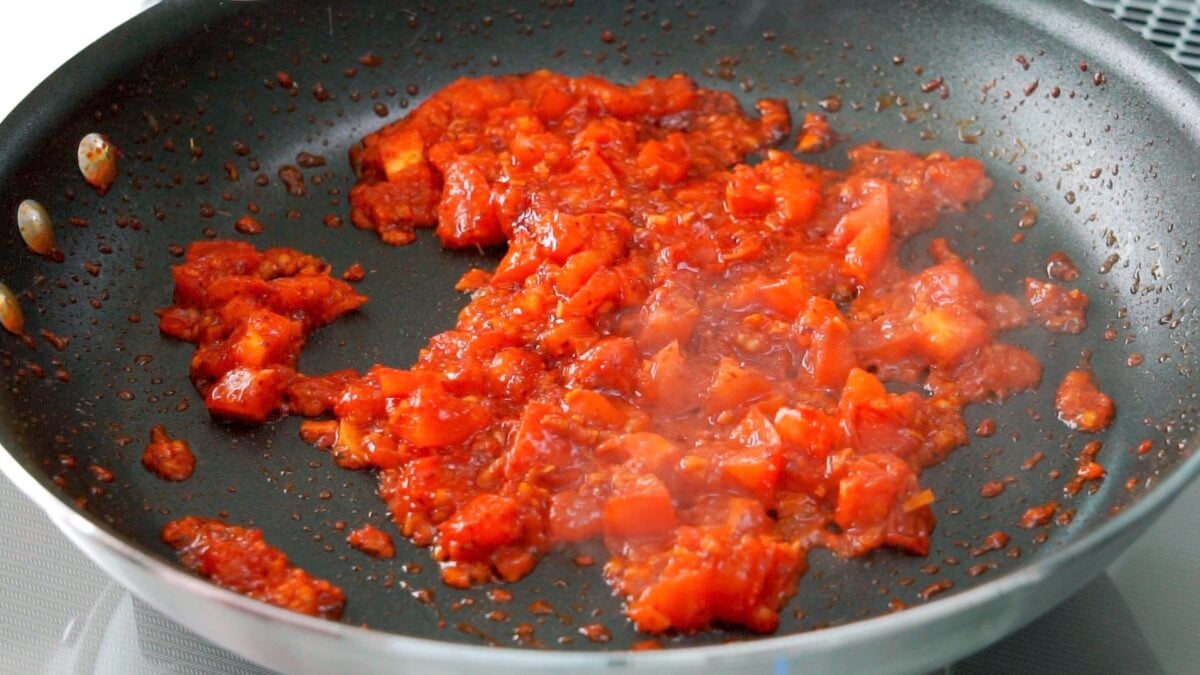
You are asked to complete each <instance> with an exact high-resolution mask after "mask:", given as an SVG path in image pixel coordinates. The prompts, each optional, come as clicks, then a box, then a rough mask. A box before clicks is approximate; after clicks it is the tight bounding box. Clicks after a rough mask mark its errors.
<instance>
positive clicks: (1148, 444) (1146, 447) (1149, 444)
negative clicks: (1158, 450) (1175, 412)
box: [1137, 438, 1154, 456]
mask: <svg viewBox="0 0 1200 675" xmlns="http://www.w3.org/2000/svg"><path fill="white" fill-rule="evenodd" d="M1153 449H1154V441H1152V440H1150V439H1149V438H1146V439H1143V440H1142V442H1141V443H1138V446H1137V454H1138V455H1139V456H1141V455H1144V454H1146V453H1148V452H1150V451H1151V450H1153Z"/></svg>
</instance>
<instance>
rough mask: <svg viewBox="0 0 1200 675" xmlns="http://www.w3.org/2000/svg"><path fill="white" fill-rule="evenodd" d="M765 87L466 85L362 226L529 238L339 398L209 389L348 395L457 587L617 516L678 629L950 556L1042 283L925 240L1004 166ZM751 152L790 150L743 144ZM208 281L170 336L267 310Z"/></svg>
mask: <svg viewBox="0 0 1200 675" xmlns="http://www.w3.org/2000/svg"><path fill="white" fill-rule="evenodd" d="M757 107H758V111H759V113H760V114H759V115H758V116H757V117H751V116H748V115H746V114H745V113H744V112H743V111H742V109H741V108H740V107H739V105H738V104H737V102H736V101H735V99H734V98H733V97H731V96H730V95H728V94H725V93H720V92H715V91H708V90H704V89H700V88H698V87H696V86H695V85H694V84H693V83H692V82H691V81H690V80H688V79H687V78H685V77H682V76H674V77H671V78H667V79H647V80H643V81H642V82H639V83H637V84H635V85H632V86H621V85H617V84H613V83H611V82H608V81H605V80H602V79H600V78H597V77H590V76H585V77H579V78H568V77H565V76H562V75H557V74H553V73H549V72H537V73H532V74H530V75H525V76H511V77H499V78H491V77H487V78H481V79H473V80H467V79H464V80H460V81H458V82H455V83H454V84H452V85H450V86H448V87H447V88H445V89H443V90H442V91H440V92H438V93H436V94H434V95H433V96H431V97H430V98H429V99H428V100H427V101H426V102H425V103H423V104H422V105H421V106H420V107H418V108H417V109H416V110H414V111H413V112H412V113H411V114H410V115H409V116H408V117H406V118H405V119H403V120H400V121H398V122H396V123H393V124H391V125H389V126H387V127H385V128H383V129H382V130H380V131H379V132H377V133H374V134H372V135H370V136H368V137H367V138H365V139H364V142H363V144H362V146H361V148H358V149H356V150H355V151H354V153H352V160H353V162H354V163H355V165H356V168H357V170H358V172H359V175H360V181H359V183H358V184H357V185H356V186H355V188H354V190H353V192H352V195H351V199H352V204H353V219H354V222H355V224H357V225H358V226H360V227H363V228H370V229H374V230H376V231H378V232H379V234H380V236H381V237H382V238H383V239H384V240H385V241H387V242H390V243H396V244H400V243H407V242H408V241H411V239H412V237H413V227H415V226H425V225H436V227H437V230H436V233H437V236H438V237H439V238H440V239H441V240H442V242H443V243H444V244H445V245H446V246H449V247H464V246H474V245H494V244H498V243H506V244H507V253H506V254H505V256H504V258H503V260H502V261H501V262H500V263H499V265H498V267H497V268H496V269H495V270H492V271H483V270H472V271H470V272H468V273H467V274H466V275H464V276H463V278H462V280H461V281H460V284H459V286H460V288H461V289H463V290H467V291H470V292H471V301H470V303H469V304H468V305H467V306H466V308H465V309H463V310H462V312H461V313H460V314H459V316H458V320H457V324H456V326H455V327H454V328H453V329H451V330H448V331H446V332H444V333H441V334H438V335H435V336H433V337H432V338H431V339H430V341H429V343H428V345H427V347H426V348H425V349H423V350H422V351H421V353H420V356H419V357H418V358H417V360H416V363H415V364H413V365H412V366H411V367H409V368H396V367H390V366H384V365H378V366H375V367H374V368H372V369H371V370H370V371H368V372H367V373H366V374H365V375H362V376H361V377H359V376H349V375H347V374H345V373H339V374H335V376H331V377H330V378H316V379H315V380H313V382H316V383H317V385H319V386H317V385H312V386H313V387H315V388H316V389H317V390H319V391H320V392H322V394H321V396H317V397H316V399H317V400H316V402H312V403H311V405H307V406H300V405H296V404H289V401H291V400H292V399H293V398H296V396H295V395H294V394H292V393H289V392H290V390H289V389H288V385H286V384H284V385H279V386H277V387H276V388H275V389H273V390H272V391H278V392H280V393H278V395H276V396H275V397H274V398H272V399H271V400H270V401H269V402H268V403H264V404H260V405H258V406H256V407H254V408H253V411H252V412H251V413H250V414H247V413H239V412H236V411H231V410H230V409H229V407H228V406H224V405H222V404H221V399H217V400H216V401H214V397H213V395H212V393H211V392H212V391H213V390H214V389H210V390H209V403H210V407H212V409H213V410H214V412H216V413H219V414H233V415H235V416H239V417H242V418H246V419H256V420H257V419H262V418H265V416H266V415H267V414H269V413H270V412H271V411H276V410H281V409H282V410H293V411H299V412H303V413H305V414H317V415H319V414H322V413H324V412H325V411H326V410H327V409H328V411H329V413H331V419H325V420H311V421H308V422H306V423H305V425H304V429H303V434H304V436H305V438H306V439H308V440H310V441H311V442H314V443H316V444H318V445H321V446H323V447H327V448H329V449H330V450H331V452H332V453H333V456H334V458H335V459H336V461H337V463H338V464H340V465H341V466H343V467H346V468H351V469H363V468H375V469H378V470H379V481H380V492H381V494H382V495H383V497H384V499H385V500H386V501H387V504H388V507H389V508H390V510H391V513H392V515H393V517H394V519H395V522H396V524H397V525H398V526H399V528H400V531H401V532H402V533H403V534H404V535H405V536H406V537H408V538H410V539H411V540H412V541H414V542H416V543H417V544H420V545H427V546H431V547H433V554H434V556H435V557H436V558H437V559H438V560H439V561H440V562H441V564H442V570H443V578H444V580H445V581H446V583H448V584H450V585H453V586H459V587H464V586H468V585H471V584H475V583H480V582H485V581H489V580H492V579H496V578H499V579H502V580H508V581H512V580H516V579H519V578H521V577H522V576H524V575H526V574H528V573H529V572H530V570H532V569H533V568H534V566H535V565H536V563H537V560H538V559H539V558H540V557H541V556H543V555H545V554H546V553H547V552H549V551H551V550H552V549H553V548H555V547H556V546H558V545H561V544H566V543H570V542H579V541H582V540H586V539H592V538H602V539H603V541H604V542H605V544H606V546H607V548H608V550H609V552H610V554H611V558H610V560H609V561H608V563H607V565H606V566H605V575H606V577H607V579H608V580H609V582H610V583H611V584H612V586H613V588H614V590H615V591H616V592H617V593H619V594H620V595H621V596H622V597H624V598H625V599H626V602H627V605H626V606H627V613H628V615H629V617H630V618H631V619H632V620H633V621H634V622H635V623H636V625H637V626H638V628H640V629H641V630H644V631H648V632H662V631H666V630H669V629H679V630H695V629H701V628H704V627H705V626H707V625H709V624H711V623H713V622H720V623H725V624H732V625H740V626H745V627H748V628H749V629H751V630H755V631H771V630H773V629H774V628H775V627H776V625H777V624H778V621H779V611H780V608H781V607H782V606H783V604H784V603H785V602H786V601H787V600H788V598H789V597H790V596H791V595H792V594H793V593H794V592H795V589H796V585H797V582H798V579H799V577H800V576H801V574H802V573H803V571H804V568H805V558H806V553H807V551H808V550H810V549H812V548H813V547H826V548H829V549H832V550H833V551H835V552H836V553H838V554H840V555H842V556H857V555H862V554H864V553H867V552H868V551H871V550H873V549H876V548H879V547H882V546H889V547H893V548H896V549H900V550H903V551H906V552H909V553H913V554H925V553H926V552H927V551H928V549H929V538H930V532H931V530H932V528H933V526H934V514H933V510H932V508H931V504H932V503H933V502H934V500H935V495H934V494H933V493H932V492H931V491H930V490H928V489H925V488H923V487H922V485H921V482H920V476H921V471H922V469H923V468H925V467H927V466H929V465H931V464H934V463H936V462H938V461H940V460H941V459H942V458H943V457H944V456H945V455H946V453H948V452H949V451H950V450H952V449H954V448H955V447H957V446H960V445H962V444H964V443H965V442H966V440H967V432H966V428H965V425H964V421H963V418H962V412H963V409H964V406H966V405H968V404H970V403H974V402H980V401H985V400H993V399H999V398H1003V397H1005V396H1007V395H1009V394H1011V393H1013V392H1017V391H1021V390H1025V389H1029V388H1033V387H1036V386H1037V385H1038V383H1039V380H1040V378H1041V365H1040V364H1039V363H1038V361H1037V359H1036V358H1034V357H1033V356H1032V355H1031V354H1030V353H1028V352H1026V351H1024V350H1023V349H1021V348H1019V347H1016V346H1013V345H1009V344H1006V343H1003V342H1000V341H997V339H996V337H997V335H998V334H1000V333H1002V332H1003V331H1007V330H1010V329H1013V328H1016V327H1019V326H1023V325H1025V324H1026V323H1028V321H1029V320H1030V316H1031V312H1030V310H1029V309H1028V308H1027V307H1026V306H1025V305H1024V304H1022V303H1021V302H1019V301H1018V300H1016V299H1014V298H1012V297H1011V296H1008V295H1002V294H992V293H989V292H987V291H985V290H984V289H983V288H982V287H981V286H980V284H979V282H978V280H977V279H976V278H975V277H974V275H973V274H972V272H971V269H970V267H969V266H968V265H967V264H966V263H965V262H964V261H963V260H962V259H961V258H959V256H958V255H956V254H955V252H954V251H953V250H951V248H950V247H949V246H948V245H947V244H946V242H944V241H941V240H938V241H936V242H935V243H934V244H933V246H932V248H931V253H932V256H933V260H934V263H933V264H932V265H930V266H928V267H925V268H923V269H917V270H909V269H906V268H905V267H904V266H903V265H901V264H900V262H899V259H898V256H897V253H898V250H899V247H900V244H901V243H902V242H903V241H904V240H905V239H907V238H909V237H911V236H912V235H914V234H916V233H919V232H921V231H924V230H927V229H928V228H930V227H932V226H933V225H934V224H935V222H936V221H937V218H938V215H939V214H940V213H942V212H946V211H965V210H967V209H968V208H970V207H971V206H972V205H974V204H975V203H977V202H979V201H980V200H981V199H982V198H983V197H985V196H986V194H987V193H988V191H989V189H990V188H991V182H990V181H989V180H988V178H987V177H986V175H985V173H984V170H983V167H982V165H981V164H980V163H979V162H977V161H975V160H973V159H966V158H958V159H956V158H952V157H950V156H948V155H946V154H943V153H933V154H930V155H926V156H918V155H914V154H912V153H908V152H902V151H895V150H888V149H884V148H882V147H879V146H877V145H870V144H868V145H863V146H859V147H856V148H853V149H851V150H850V151H849V155H850V168H849V169H848V170H846V171H833V170H829V169H823V168H820V167H817V166H813V165H810V164H805V163H802V162H800V161H798V160H797V159H795V158H794V157H793V156H791V155H789V154H786V153H783V152H778V151H775V150H770V149H768V148H769V147H770V146H772V145H774V144H775V143H777V142H779V141H780V140H782V139H783V138H784V137H786V136H787V134H788V132H789V127H790V122H789V117H788V111H787V107H786V105H785V104H784V103H783V102H781V101H772V100H765V101H761V102H759V104H758V106H757ZM750 153H762V154H763V155H764V159H763V160H762V161H761V162H759V163H757V164H755V165H747V164H741V163H739V162H742V161H744V160H745V158H746V157H747V155H749V154H750ZM212 246H215V244H213V245H212ZM238 255H244V256H247V257H248V256H250V253H249V252H244V253H239V254H238ZM195 257H196V253H195V251H193V252H191V253H189V262H188V264H189V265H192V264H194V258H195ZM315 264H316V263H313V265H315ZM255 265H257V266H255ZM255 265H251V264H250V263H246V266H247V268H248V269H250V268H252V269H254V270H256V271H255V272H253V273H252V275H257V277H259V278H262V277H264V274H263V273H262V272H261V265H262V263H261V261H260V262H258V263H255ZM185 267H186V266H185ZM209 267H212V268H216V267H219V266H217V265H215V264H212V265H209ZM202 273H203V272H201V274H202ZM266 276H269V275H266ZM176 277H177V281H188V282H189V283H190V279H191V277H190V276H188V275H181V274H180V273H179V272H177V274H176ZM266 283H275V282H274V281H268V282H266ZM322 283H329V282H322ZM338 283H340V282H338ZM254 287H255V288H259V289H261V288H262V286H261V284H257V282H256V285H255V286H254ZM335 289H340V287H336V286H335ZM1053 291H1054V289H1053V288H1052V287H1049V286H1047V287H1045V288H1040V290H1039V293H1040V295H1039V297H1044V296H1048V295H1052V294H1053ZM210 293H211V291H210ZM261 293H263V294H267V296H269V297H274V296H270V294H269V293H267V292H266V291H265V290H264V291H261ZM340 293H341V295H339V296H338V297H339V298H340V299H341V301H340V302H338V303H334V304H335V306H332V307H326V306H321V307H315V308H314V307H310V308H308V309H306V310H305V311H304V313H303V314H302V315H301V316H296V315H295V314H294V313H293V314H292V315H291V319H290V320H291V321H292V322H293V323H295V324H298V325H295V326H292V327H291V328H288V329H287V330H288V331H289V332H288V333H287V334H288V335H290V336H292V339H293V340H295V343H294V345H295V346H294V349H291V350H289V349H285V348H284V347H282V346H281V347H279V354H280V356H278V357H273V358H272V359H267V361H269V362H270V363H271V364H276V365H268V366H267V367H268V368H282V369H285V370H286V369H290V368H291V367H292V366H293V365H294V363H295V356H294V353H295V352H296V351H298V349H299V344H300V343H301V342H302V340H303V335H304V332H305V329H311V328H312V327H315V326H316V325H319V324H320V323H323V322H325V321H328V320H331V319H332V318H333V317H334V316H336V315H337V314H338V313H340V311H345V310H346V309H349V308H352V307H351V306H357V304H358V303H359V302H361V300H359V299H358V298H359V297H360V296H357V295H355V294H353V292H349V293H347V292H346V291H345V290H341V291H340ZM256 297H257V296H256ZM178 300H179V298H178V296H177V304H183V305H186V304H187V303H186V302H184V303H178ZM184 300H185V301H188V298H186V297H185V298H184ZM191 302H192V305H193V306H197V303H196V302H195V301H191ZM199 306H200V307H201V308H200V309H196V310H195V311H192V310H187V311H186V312H185V315H186V316H185V317H183V318H186V319H187V321H186V322H185V327H186V330H182V329H172V330H171V331H169V332H172V333H173V334H181V335H183V336H185V337H188V339H197V338H196V336H195V335H196V331H200V332H201V333H203V328H202V327H203V326H207V325H209V324H207V323H205V321H206V320H207V319H203V318H201V317H210V316H213V315H214V313H215V314H216V315H220V316H219V317H218V318H217V319H216V321H218V323H219V321H220V320H223V319H228V318H229V317H233V316H237V311H240V310H236V309H235V310H229V309H227V308H228V305H220V307H225V308H226V309H219V310H216V309H212V303H208V304H205V303H203V302H201V303H199ZM278 306H279V302H278V301H275V300H268V301H264V300H259V301H256V302H255V303H253V304H252V307H251V309H253V310H254V311H263V307H267V308H268V309H270V308H271V307H276V308H277V309H278ZM1085 307H1086V304H1085V303H1084V304H1083V305H1082V307H1081V306H1080V303H1079V302H1074V303H1071V306H1070V308H1069V309H1070V311H1071V312H1073V314H1072V321H1075V320H1076V319H1077V318H1078V317H1076V315H1081V313H1082V311H1083V308H1085ZM178 315H179V312H177V311H174V308H172V310H168V311H167V314H165V315H164V326H166V325H167V319H168V318H179V317H178ZM285 315H286V313H285ZM1040 316H1041V315H1039V317H1040ZM1078 320H1082V319H1081V318H1078ZM196 325H199V326H201V328H193V326H196ZM1075 325H1077V324H1076V323H1072V324H1071V327H1072V328H1074V327H1075ZM164 329H165V328H164ZM239 330H242V332H243V333H244V332H247V331H249V330H250V328H246V329H239ZM260 333H261V331H260ZM212 334H213V335H218V336H228V335H238V336H240V335H242V333H238V332H237V331H236V330H234V329H229V328H225V329H221V330H216V329H213V330H212ZM232 339H233V338H230V337H222V338H220V339H217V340H208V341H207V342H206V341H205V339H204V338H200V339H198V340H197V341H199V342H200V343H201V344H202V345H206V346H204V347H202V349H201V352H198V354H197V361H196V362H195V363H194V366H193V371H194V373H195V374H196V375H197V379H198V381H199V382H201V383H202V386H213V385H211V384H210V383H211V382H212V381H213V380H214V378H216V380H215V381H216V382H217V384H216V385H215V386H216V387H218V388H219V387H220V382H222V381H223V380H224V379H225V378H227V377H229V375H228V373H230V372H236V371H237V370H238V369H239V368H245V367H247V366H245V365H244V364H242V362H241V360H240V359H241V356H240V355H241V354H242V353H243V352H242V351H239V350H237V349H233V348H229V347H226V344H227V342H229V341H230V340H232ZM237 339H238V340H242V339H243V338H242V337H238V338H237ZM260 342H261V340H260ZM271 344H273V343H271ZM206 350H208V352H210V353H211V355H205V356H203V357H202V356H201V354H202V353H205V351H206ZM268 351H270V350H268ZM259 352H261V350H250V352H249V353H251V354H258V353H259ZM271 353H274V352H273V351H272V352H271ZM212 363H217V364H219V365H218V366H214V365H210V364H212ZM258 368H259V369H260V370H261V366H258ZM251 371H252V372H257V371H254V368H251ZM289 372H290V371H289ZM289 378H290V379H289V380H288V382H293V383H294V382H300V383H305V382H308V381H309V380H306V379H303V378H302V376H298V375H297V376H294V377H292V376H289ZM296 378H301V379H298V380H297V379H296ZM889 383H895V384H898V385H904V386H903V387H900V388H902V389H903V390H904V392H905V393H897V392H896V391H893V390H889V388H888V386H887V385H888V384H889ZM913 384H923V385H924V388H925V390H926V392H927V394H921V393H917V392H916V391H915V388H914V387H912V386H910V385H913ZM291 386H292V387H293V388H294V387H295V386H296V385H295V384H292V385H291ZM299 398H300V399H302V400H307V399H304V397H299ZM309 398H313V397H309ZM214 402H215V403H216V405H213V404H214ZM322 402H326V403H327V405H326V404H322Z"/></svg>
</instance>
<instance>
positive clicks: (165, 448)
mask: <svg viewBox="0 0 1200 675" xmlns="http://www.w3.org/2000/svg"><path fill="white" fill-rule="evenodd" d="M142 465H143V466H145V467H146V469H147V470H148V471H150V472H151V473H153V474H154V475H156V476H158V477H159V478H162V479H163V480H169V481H176V482H178V481H185V480H187V479H188V478H191V477H192V472H193V471H195V470H196V456H195V455H194V454H192V446H190V445H188V442H187V441H185V440H181V439H178V438H171V437H170V436H168V435H167V430H166V429H165V428H164V427H163V426H162V425H161V424H159V425H156V426H155V427H154V428H153V429H151V430H150V444H149V445H147V446H146V450H145V451H144V452H143V453H142Z"/></svg>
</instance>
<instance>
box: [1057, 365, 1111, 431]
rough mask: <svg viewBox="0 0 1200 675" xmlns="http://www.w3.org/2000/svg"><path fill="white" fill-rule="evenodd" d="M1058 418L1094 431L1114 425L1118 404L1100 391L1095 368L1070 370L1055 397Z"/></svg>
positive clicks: (1078, 427)
mask: <svg viewBox="0 0 1200 675" xmlns="http://www.w3.org/2000/svg"><path fill="white" fill-rule="evenodd" d="M1054 408H1055V410H1057V411H1058V418H1059V419H1060V420H1062V421H1063V423H1064V424H1066V425H1067V426H1068V427H1071V428H1072V429H1076V430H1078V431H1085V432H1088V433H1094V432H1097V431H1103V430H1104V429H1107V428H1108V425H1110V424H1112V420H1113V416H1114V415H1115V414H1116V404H1114V403H1113V400H1112V398H1111V397H1109V396H1108V394H1105V393H1104V392H1103V391H1100V387H1099V386H1098V385H1097V384H1096V378H1095V376H1094V375H1092V371H1090V370H1086V369H1083V368H1078V369H1075V370H1072V371H1071V372H1069V373H1067V375H1066V377H1064V378H1063V381H1062V383H1060V384H1059V385H1058V391H1057V393H1056V394H1055V396H1054Z"/></svg>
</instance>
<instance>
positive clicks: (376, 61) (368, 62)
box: [358, 52, 383, 68]
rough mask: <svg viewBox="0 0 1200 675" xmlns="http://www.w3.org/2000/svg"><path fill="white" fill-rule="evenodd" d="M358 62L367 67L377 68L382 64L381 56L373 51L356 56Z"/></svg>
mask: <svg viewBox="0 0 1200 675" xmlns="http://www.w3.org/2000/svg"><path fill="white" fill-rule="evenodd" d="M358 62H359V63H360V64H362V65H364V66H366V67H367V68H377V67H379V66H382V65H383V57H382V56H380V55H378V54H376V53H374V52H367V53H366V54H363V55H362V56H360V57H358Z"/></svg>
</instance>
